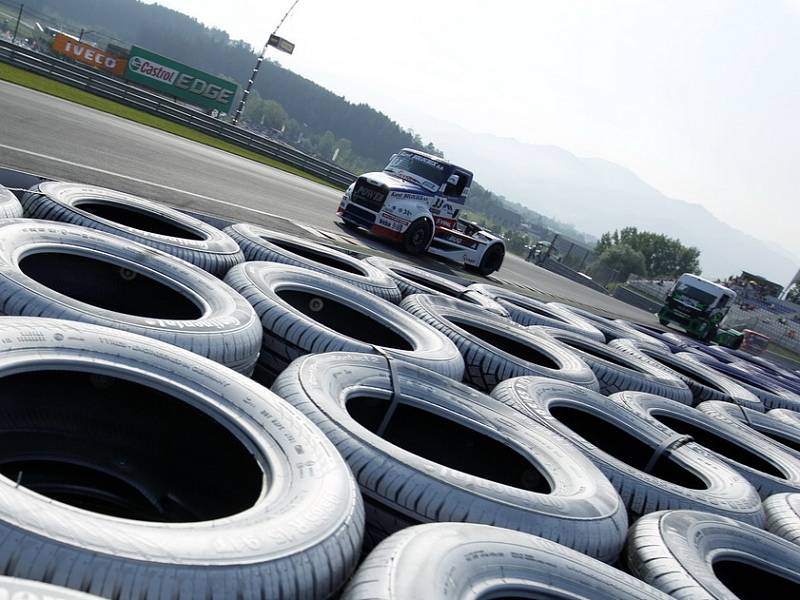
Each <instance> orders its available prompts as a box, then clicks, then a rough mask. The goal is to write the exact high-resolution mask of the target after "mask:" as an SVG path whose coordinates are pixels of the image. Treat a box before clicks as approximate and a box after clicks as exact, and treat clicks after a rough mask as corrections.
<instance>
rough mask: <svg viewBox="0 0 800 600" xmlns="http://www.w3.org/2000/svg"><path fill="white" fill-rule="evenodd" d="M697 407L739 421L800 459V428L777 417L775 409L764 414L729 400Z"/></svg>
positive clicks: (705, 411)
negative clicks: (774, 413) (731, 402)
mask: <svg viewBox="0 0 800 600" xmlns="http://www.w3.org/2000/svg"><path fill="white" fill-rule="evenodd" d="M697 408H698V410H701V411H703V412H704V413H706V414H708V415H720V416H721V417H727V418H729V419H733V420H735V421H739V422H740V423H742V424H744V425H747V426H748V427H750V428H751V429H754V430H755V431H757V432H758V433H760V434H761V435H763V436H765V437H768V438H769V439H770V440H772V441H773V442H775V443H776V444H779V445H780V446H781V447H782V449H783V450H784V451H785V452H788V453H789V454H793V455H794V456H795V458H797V459H800V429H798V428H797V427H796V426H795V425H792V424H790V423H786V422H785V421H783V420H781V419H780V418H776V416H775V415H773V414H772V412H773V411H769V412H768V413H766V414H764V413H760V412H757V411H755V410H750V409H749V408H744V407H741V406H736V405H734V404H730V403H729V402H718V401H708V402H703V403H701V404H699V405H698V406H697ZM775 410H785V409H775ZM795 414H798V413H795ZM799 416H800V414H799Z"/></svg>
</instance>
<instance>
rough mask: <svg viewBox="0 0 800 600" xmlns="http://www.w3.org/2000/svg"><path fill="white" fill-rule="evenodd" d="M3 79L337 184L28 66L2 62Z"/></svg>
mask: <svg viewBox="0 0 800 600" xmlns="http://www.w3.org/2000/svg"><path fill="white" fill-rule="evenodd" d="M0 79H2V80H4V81H10V82H11V83H16V84H18V85H21V86H24V87H27V88H31V89H32V90H37V91H39V92H44V93H45V94H50V95H51V96H56V97H58V98H63V99H64V100H69V101H70V102H75V103H76V104H82V105H83V106H88V107H90V108H95V109H97V110H100V111H103V112H106V113H109V114H112V115H116V116H117V117H122V118H123V119H128V120H130V121H135V122H137V123H141V124H142V125H147V126H148V127H153V128H155V129H160V130H161V131H166V132H168V133H172V134H175V135H178V136H180V137H183V138H186V139H189V140H192V141H195V142H199V143H201V144H204V145H206V146H211V147H212V148H217V149H219V150H223V151H225V152H230V153H231V154H236V155H238V156H241V157H243V158H248V159H250V160H253V161H255V162H259V163H262V164H265V165H268V166H270V167H275V168H276V169H280V170H281V171H286V172H287V173H292V174H294V175H299V176H300V177H303V178H305V179H309V180H311V181H315V182H317V183H321V184H323V185H327V186H329V187H337V186H332V184H331V183H329V182H327V181H324V180H323V179H320V178H319V177H316V176H315V175H312V174H311V173H308V172H306V171H303V170H302V169H298V168H296V167H293V166H291V165H287V164H286V163H283V162H280V161H278V160H275V159H273V158H269V157H267V156H264V155H262V154H258V153H257V152H252V151H251V150H246V149H244V148H241V147H239V146H237V145H236V144H231V143H229V142H225V141H223V140H220V139H217V138H215V137H213V136H210V135H208V134H205V133H201V132H200V131H196V130H194V129H192V128H191V127H187V126H185V125H180V124H178V123H173V122H172V121H168V120H167V119H162V118H161V117H157V116H155V115H151V114H149V113H146V112H144V111H141V110H138V109H135V108H130V107H129V106H125V105H124V104H120V103H119V102H114V101H113V100H108V99H107V98H101V97H100V96H95V95H94V94H91V93H89V92H85V91H83V90H79V89H77V88H74V87H72V86H69V85H67V84H65V83H61V82H58V81H53V80H52V79H48V78H47V77H43V76H42V75H37V74H36V73H30V72H28V71H25V70H24V69H19V68H17V67H12V66H11V65H7V64H5V63H0Z"/></svg>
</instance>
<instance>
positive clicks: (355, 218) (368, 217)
mask: <svg viewBox="0 0 800 600" xmlns="http://www.w3.org/2000/svg"><path fill="white" fill-rule="evenodd" d="M342 218H343V219H344V220H345V221H350V222H351V223H355V224H356V225H360V226H361V227H366V228H367V229H369V228H370V227H372V226H373V225H374V224H375V215H374V214H372V213H371V212H369V211H367V210H364V209H363V208H359V207H358V206H355V205H354V204H353V203H352V202H351V203H350V204H348V205H347V208H345V209H344V214H342Z"/></svg>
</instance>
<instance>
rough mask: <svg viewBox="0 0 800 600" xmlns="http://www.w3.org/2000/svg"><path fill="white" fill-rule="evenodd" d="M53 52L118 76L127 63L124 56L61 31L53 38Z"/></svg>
mask: <svg viewBox="0 0 800 600" xmlns="http://www.w3.org/2000/svg"><path fill="white" fill-rule="evenodd" d="M53 52H55V53H56V54H60V55H62V56H66V57H67V58H71V59H72V60H76V61H78V62H79V63H83V64H84V65H89V66H90V67H94V68H95V69H100V70H101V71H107V72H108V73H111V74H113V75H118V76H121V75H122V74H123V73H124V72H125V65H126V64H127V62H126V60H125V59H124V58H119V57H117V56H113V55H111V54H109V53H108V52H105V51H103V50H100V49H99V48H95V47H94V46H92V45H90V44H84V43H83V42H79V41H78V40H76V39H75V38H73V37H70V36H68V35H64V34H63V33H57V34H56V36H55V38H53Z"/></svg>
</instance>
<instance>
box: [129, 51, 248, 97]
mask: <svg viewBox="0 0 800 600" xmlns="http://www.w3.org/2000/svg"><path fill="white" fill-rule="evenodd" d="M125 79H127V80H128V81H133V82H135V83H138V84H139V85H143V86H146V87H149V88H152V89H154V90H158V91H160V92H162V93H164V94H167V95H169V96H173V97H175V98H180V99H181V100H184V101H186V102H189V103H190V104H194V105H195V106H202V107H203V108H208V109H217V110H218V111H220V112H223V113H229V112H230V109H231V104H232V103H233V100H234V98H235V97H236V93H237V92H238V91H239V86H238V85H237V84H235V83H233V82H232V81H227V80H225V79H221V78H219V77H216V76H214V75H211V74H210V73H205V72H203V71H200V70H198V69H195V68H192V67H190V66H188V65H184V64H183V63H179V62H178V61H175V60H172V59H171V58H167V57H166V56H161V55H160V54H156V53H155V52H151V51H149V50H145V49H144V48H139V47H138V46H133V47H132V48H131V51H130V55H129V56H128V68H127V69H126V70H125Z"/></svg>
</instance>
